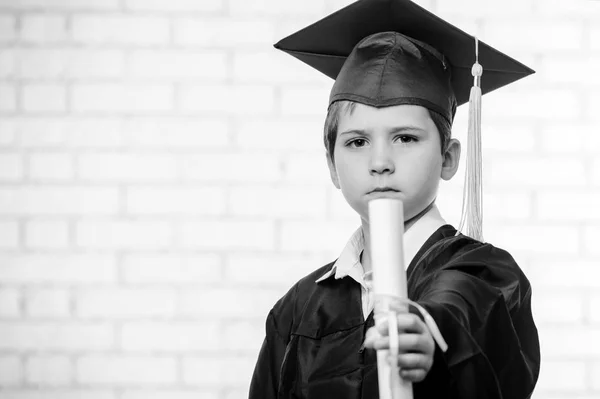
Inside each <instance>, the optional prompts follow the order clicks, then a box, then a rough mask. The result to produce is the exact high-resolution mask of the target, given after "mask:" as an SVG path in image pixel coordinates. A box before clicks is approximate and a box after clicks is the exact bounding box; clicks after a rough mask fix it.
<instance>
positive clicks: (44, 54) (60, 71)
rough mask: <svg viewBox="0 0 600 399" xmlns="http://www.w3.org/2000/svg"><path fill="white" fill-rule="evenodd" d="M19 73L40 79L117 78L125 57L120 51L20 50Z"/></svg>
mask: <svg viewBox="0 0 600 399" xmlns="http://www.w3.org/2000/svg"><path fill="white" fill-rule="evenodd" d="M16 64H17V71H18V76H19V77H20V78H24V79H38V78H52V79H64V78H75V79H78V78H117V77H120V76H122V75H123V73H124V70H125V56H124V53H123V52H122V51H119V50H103V49H97V50H85V49H65V48H57V49H44V48H42V49H37V48H36V49H20V50H19V51H18V53H17V62H16Z"/></svg>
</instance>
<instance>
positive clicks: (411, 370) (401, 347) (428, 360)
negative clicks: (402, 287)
mask: <svg viewBox="0 0 600 399" xmlns="http://www.w3.org/2000/svg"><path fill="white" fill-rule="evenodd" d="M397 320H398V321H397V324H398V358H397V359H391V358H388V361H390V362H394V361H396V362H397V364H398V367H399V368H400V375H401V376H402V378H404V379H406V380H408V381H412V382H419V381H422V380H424V379H425V377H426V376H427V373H428V372H429V370H430V369H431V366H432V365H433V355H434V352H435V341H434V339H433V336H432V335H431V333H430V332H429V329H428V328H427V325H426V324H425V323H424V322H423V321H422V320H421V319H420V318H419V317H418V316H417V315H415V314H412V313H400V314H398V315H397ZM364 346H365V347H366V348H372V349H389V348H390V337H389V332H388V320H383V321H382V322H381V323H380V324H379V325H378V326H374V327H371V328H370V329H369V330H367V333H366V339H365V343H364Z"/></svg>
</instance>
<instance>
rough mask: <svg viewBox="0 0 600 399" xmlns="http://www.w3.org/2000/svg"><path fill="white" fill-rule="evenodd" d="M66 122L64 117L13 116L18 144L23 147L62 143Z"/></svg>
mask: <svg viewBox="0 0 600 399" xmlns="http://www.w3.org/2000/svg"><path fill="white" fill-rule="evenodd" d="M67 126H68V123H67V122H66V120H65V118H64V117H33V116H28V117H27V118H25V117H23V118H15V119H14V130H15V133H16V135H17V137H18V145H19V146H23V147H57V146H61V147H62V145H63V144H64V142H65V139H66V136H67V128H66V127H67Z"/></svg>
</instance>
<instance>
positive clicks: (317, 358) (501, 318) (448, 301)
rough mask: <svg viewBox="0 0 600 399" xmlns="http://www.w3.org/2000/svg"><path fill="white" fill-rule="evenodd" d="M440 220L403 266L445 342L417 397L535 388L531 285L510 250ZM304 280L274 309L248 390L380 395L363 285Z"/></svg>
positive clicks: (510, 398)
mask: <svg viewBox="0 0 600 399" xmlns="http://www.w3.org/2000/svg"><path fill="white" fill-rule="evenodd" d="M455 233H456V230H455V229H454V228H453V227H452V226H450V225H445V226H442V227H440V228H439V229H438V230H437V231H436V232H435V233H434V234H432V236H431V237H429V239H428V240H427V241H426V242H425V244H423V246H422V247H421V249H420V250H419V252H418V253H417V254H416V255H415V257H414V259H413V261H412V262H411V264H410V265H409V267H408V269H407V281H408V296H409V298H410V299H412V300H414V301H416V302H418V303H419V304H421V305H422V306H423V307H424V308H425V309H427V311H428V312H429V313H430V314H431V316H432V317H433V318H434V319H435V321H436V323H437V325H438V327H439V328H440V331H441V333H442V335H443V337H444V339H445V340H446V342H447V343H448V350H447V351H446V352H445V353H443V352H442V351H441V350H440V349H439V348H438V347H437V346H436V351H435V355H434V362H433V367H432V368H431V370H430V371H429V373H428V375H427V377H426V378H425V380H423V381H421V382H419V383H414V384H413V391H414V397H415V399H418V398H434V399H441V398H464V399H467V398H507V399H520V398H528V397H530V396H531V394H532V391H533V388H534V386H535V383H536V381H537V377H538V374H539V367H540V351H539V340H538V333H537V329H536V326H535V324H534V321H533V318H532V315H531V286H530V284H529V281H528V280H527V278H526V277H525V275H524V274H523V272H522V271H521V269H520V268H519V266H518V265H517V264H516V263H515V261H514V259H513V258H512V257H511V256H510V254H508V253H507V252H506V251H503V250H501V249H498V248H496V247H494V246H492V245H490V244H483V243H481V242H479V241H476V240H473V239H471V238H469V237H467V236H464V235H458V236H455ZM332 265H333V262H332V263H330V264H328V265H325V266H323V267H321V268H320V269H318V270H316V271H315V272H313V273H311V274H309V275H308V276H306V277H304V278H303V279H301V280H300V281H298V282H297V283H296V284H295V285H294V286H293V287H292V288H291V289H290V290H289V291H288V292H287V294H285V295H284V296H283V297H282V298H281V299H280V300H279V301H278V302H277V303H276V304H275V306H274V307H273V309H272V310H271V311H270V312H269V315H268V317H267V321H266V338H265V340H264V342H263V345H262V348H261V350H260V354H259V357H258V361H257V364H256V368H255V370H254V374H253V376H252V382H251V385H250V395H249V397H250V399H274V398H279V399H283V398H285V399H288V398H294V399H359V398H364V399H376V398H378V397H379V393H378V392H379V391H378V382H377V359H376V353H375V351H374V350H372V349H365V350H361V344H362V343H363V341H364V339H365V332H366V331H367V329H368V328H369V327H371V326H372V325H373V324H374V323H373V312H371V314H370V315H369V316H368V318H367V320H365V319H364V316H363V312H362V307H361V287H360V284H358V283H357V282H356V281H354V280H353V279H351V278H349V277H348V278H342V279H339V280H338V279H335V278H328V279H326V280H324V281H322V282H320V283H315V280H316V279H318V278H319V277H321V276H322V275H323V274H324V273H325V272H327V271H328V270H329V269H330V268H331V267H332Z"/></svg>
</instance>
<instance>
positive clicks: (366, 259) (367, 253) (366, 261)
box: [360, 201, 435, 273]
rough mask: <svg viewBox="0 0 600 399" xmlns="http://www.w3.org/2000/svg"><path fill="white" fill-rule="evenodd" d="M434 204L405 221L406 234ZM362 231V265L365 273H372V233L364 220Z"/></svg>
mask: <svg viewBox="0 0 600 399" xmlns="http://www.w3.org/2000/svg"><path fill="white" fill-rule="evenodd" d="M434 204H435V201H433V202H432V203H431V204H429V205H428V206H427V207H426V208H425V209H423V210H422V211H421V212H419V213H418V214H417V215H415V216H414V217H412V218H410V219H409V220H407V221H405V222H404V231H405V232H406V231H407V230H408V229H409V228H410V227H411V226H412V225H413V224H415V223H416V222H417V221H418V220H419V219H421V218H422V217H423V215H425V214H426V213H427V212H429V210H430V209H431V208H433V205H434ZM362 230H363V235H364V237H365V249H364V250H363V252H362V253H361V254H360V263H361V264H362V267H363V272H364V273H367V272H370V271H371V232H370V230H369V223H368V222H366V221H365V220H362Z"/></svg>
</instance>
